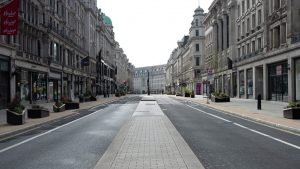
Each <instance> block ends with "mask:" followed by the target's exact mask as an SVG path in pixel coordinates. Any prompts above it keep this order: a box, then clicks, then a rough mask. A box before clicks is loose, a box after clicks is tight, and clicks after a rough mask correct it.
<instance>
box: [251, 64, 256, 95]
mask: <svg viewBox="0 0 300 169" xmlns="http://www.w3.org/2000/svg"><path fill="white" fill-rule="evenodd" d="M252 74H253V75H252V94H253V99H256V90H255V87H256V68H255V67H254V66H253V67H252Z"/></svg>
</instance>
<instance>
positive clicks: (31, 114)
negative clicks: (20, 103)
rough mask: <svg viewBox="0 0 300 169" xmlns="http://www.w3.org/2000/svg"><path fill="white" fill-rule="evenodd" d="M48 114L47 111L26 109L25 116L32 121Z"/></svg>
mask: <svg viewBox="0 0 300 169" xmlns="http://www.w3.org/2000/svg"><path fill="white" fill-rule="evenodd" d="M49 114H50V112H49V110H46V109H27V116H28V118H32V119H35V118H43V117H48V116H49Z"/></svg>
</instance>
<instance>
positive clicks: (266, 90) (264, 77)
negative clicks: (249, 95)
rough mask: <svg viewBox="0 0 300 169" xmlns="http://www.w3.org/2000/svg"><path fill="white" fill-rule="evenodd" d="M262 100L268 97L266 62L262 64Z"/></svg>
mask: <svg viewBox="0 0 300 169" xmlns="http://www.w3.org/2000/svg"><path fill="white" fill-rule="evenodd" d="M262 98H263V99H264V100H267V99H268V68H267V65H266V64H263V96H262Z"/></svg>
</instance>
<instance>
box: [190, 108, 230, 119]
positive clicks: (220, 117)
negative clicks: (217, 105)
mask: <svg viewBox="0 0 300 169" xmlns="http://www.w3.org/2000/svg"><path fill="white" fill-rule="evenodd" d="M186 106H188V107H190V108H192V109H195V110H198V111H200V112H202V113H204V114H207V115H210V116H213V117H215V118H218V119H220V120H223V121H226V122H231V121H229V120H226V119H224V118H222V117H219V116H216V115H214V114H211V113H207V112H205V111H203V110H200V109H197V108H195V107H193V106H190V105H186Z"/></svg>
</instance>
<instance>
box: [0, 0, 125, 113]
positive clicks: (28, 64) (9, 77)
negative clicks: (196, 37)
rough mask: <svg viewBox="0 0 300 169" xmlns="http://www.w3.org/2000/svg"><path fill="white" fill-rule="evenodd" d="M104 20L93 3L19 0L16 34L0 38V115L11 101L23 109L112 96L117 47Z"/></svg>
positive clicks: (109, 26)
mask: <svg viewBox="0 0 300 169" xmlns="http://www.w3.org/2000/svg"><path fill="white" fill-rule="evenodd" d="M107 20H110V19H109V18H108V19H107V17H106V16H105V15H104V14H103V13H102V12H101V10H100V9H98V8H97V7H96V0H19V25H18V34H17V35H16V36H7V35H2V36H0V87H1V88H2V89H4V90H1V92H0V105H1V106H0V109H2V108H5V107H6V106H7V104H8V103H9V102H10V101H11V100H12V99H13V98H14V97H15V96H16V95H18V96H20V98H21V99H22V102H23V103H24V104H25V105H26V104H31V103H40V102H48V101H56V100H59V99H61V98H62V97H63V96H66V97H69V98H71V99H74V98H76V97H78V96H79V95H81V94H84V93H85V92H87V91H91V92H92V93H93V94H95V95H96V94H103V93H104V92H103V91H107V92H110V93H113V92H114V89H115V88H116V84H115V80H116V78H115V75H114V71H115V70H116V61H115V59H116V57H115V50H116V45H115V44H116V41H115V39H114V33H113V27H112V24H111V21H110V22H109V21H108V23H107V22H106V21H107ZM101 50H102V52H100V51H101ZM101 53H102V54H101ZM99 63H103V64H102V65H105V64H107V65H109V67H110V68H111V69H110V70H111V72H108V71H109V70H108V69H106V70H107V72H106V73H104V68H103V71H102V72H101V71H100V70H101V69H100V67H101V66H100V65H101V64H99ZM124 64H126V63H124ZM103 67H104V66H103ZM101 73H102V74H101ZM108 77H109V78H108ZM105 84H106V86H105ZM101 89H102V90H101ZM100 91H102V92H100Z"/></svg>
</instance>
